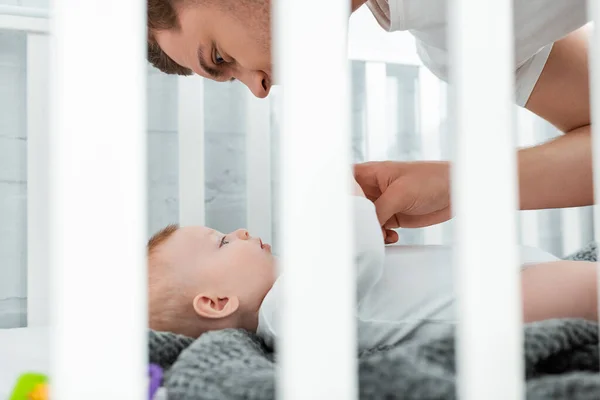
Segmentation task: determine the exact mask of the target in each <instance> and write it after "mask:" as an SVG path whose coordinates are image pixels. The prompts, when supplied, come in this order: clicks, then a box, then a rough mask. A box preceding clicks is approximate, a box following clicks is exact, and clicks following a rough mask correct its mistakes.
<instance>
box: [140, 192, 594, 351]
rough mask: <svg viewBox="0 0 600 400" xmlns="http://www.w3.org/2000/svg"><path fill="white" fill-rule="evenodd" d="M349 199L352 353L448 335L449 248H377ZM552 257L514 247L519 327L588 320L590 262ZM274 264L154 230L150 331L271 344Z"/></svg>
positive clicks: (240, 244) (249, 247) (371, 217)
mask: <svg viewBox="0 0 600 400" xmlns="http://www.w3.org/2000/svg"><path fill="white" fill-rule="evenodd" d="M352 201H353V210H354V218H355V224H356V229H355V254H356V258H355V265H356V274H357V275H356V276H357V306H356V307H357V308H356V310H357V311H356V315H357V324H358V346H359V349H361V350H362V349H366V348H373V347H375V346H379V345H386V344H394V343H398V342H400V341H402V340H405V339H408V338H410V337H414V336H418V337H424V336H428V335H436V334H439V333H441V332H442V331H443V330H445V329H448V328H449V327H450V326H451V325H452V324H453V323H454V322H455V320H456V316H455V314H454V313H455V308H454V289H453V277H452V268H451V263H450V262H449V260H450V259H451V254H450V251H451V249H449V248H447V247H434V248H427V250H424V249H423V248H422V247H414V248H405V247H402V246H390V247H387V248H385V247H384V244H383V236H382V233H381V228H380V226H379V224H378V221H377V217H376V213H375V207H374V205H373V203H371V202H370V201H369V200H367V199H366V198H365V197H364V195H363V194H362V190H360V188H359V187H358V185H357V187H356V188H355V195H354V196H352ZM553 260H556V258H555V257H553V256H551V255H549V254H547V253H544V252H541V251H538V252H537V253H536V252H535V250H532V249H525V248H521V264H523V265H524V266H523V267H522V269H521V271H522V272H521V277H522V297H523V313H524V320H525V322H530V321H535V320H543V319H549V318H563V317H573V318H586V319H594V320H595V319H597V314H596V312H597V311H596V310H597V304H596V269H595V264H594V263H587V262H568V261H553ZM547 261H549V262H547ZM532 262H533V263H537V264H531V263H532ZM275 263H276V259H275V257H274V256H273V255H272V254H271V247H270V246H269V245H268V244H266V243H263V242H262V241H261V239H260V238H257V237H252V236H250V234H249V233H248V232H247V231H245V230H237V231H235V232H232V233H229V234H223V233H220V232H217V231H215V230H212V229H209V228H206V227H200V226H198V227H184V228H178V227H177V226H169V227H167V228H165V229H163V230H162V231H160V232H159V233H157V234H156V235H155V236H154V237H152V239H150V241H149V243H148V268H149V314H150V315H149V318H150V327H151V328H152V329H155V330H161V331H170V332H175V333H180V334H183V335H187V336H190V337H198V336H200V335H201V334H202V333H203V332H206V331H209V330H217V329H225V328H242V329H246V330H249V331H252V332H256V333H257V334H258V335H259V336H261V337H262V338H263V339H264V340H265V342H266V343H267V344H268V345H270V346H271V347H274V345H275V338H276V337H277V334H278V332H279V329H278V327H277V326H278V324H277V315H278V313H279V312H280V311H279V304H280V302H279V301H278V300H279V299H280V296H281V293H280V291H281V285H280V284H279V283H280V281H279V280H278V279H277V273H276V265H275ZM482 323H485V321H482Z"/></svg>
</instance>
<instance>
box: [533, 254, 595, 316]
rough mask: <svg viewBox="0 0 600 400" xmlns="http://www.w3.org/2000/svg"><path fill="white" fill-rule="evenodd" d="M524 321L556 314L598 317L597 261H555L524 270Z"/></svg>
mask: <svg viewBox="0 0 600 400" xmlns="http://www.w3.org/2000/svg"><path fill="white" fill-rule="evenodd" d="M521 288H522V296H523V297H522V298H523V317H524V322H533V321H541V320H546V319H554V318H583V319H588V320H594V321H596V320H597V319H598V302H597V284H596V263H593V262H584V261H555V262H548V263H542V264H536V265H529V266H527V267H526V268H525V269H524V270H523V271H522V272H521Z"/></svg>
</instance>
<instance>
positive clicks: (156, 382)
mask: <svg viewBox="0 0 600 400" xmlns="http://www.w3.org/2000/svg"><path fill="white" fill-rule="evenodd" d="M148 375H149V378H150V389H149V391H148V394H149V396H150V397H149V399H150V400H152V399H154V395H155V394H156V392H157V391H158V389H159V388H160V384H161V383H162V378H163V371H162V369H161V368H160V367H159V366H158V365H156V364H150V367H149V368H148Z"/></svg>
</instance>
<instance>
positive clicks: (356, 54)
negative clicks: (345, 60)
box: [348, 7, 423, 65]
mask: <svg viewBox="0 0 600 400" xmlns="http://www.w3.org/2000/svg"><path fill="white" fill-rule="evenodd" d="M348 57H349V58H350V59H351V60H358V61H375V62H382V63H393V64H402V65H423V62H422V61H421V59H420V58H419V55H418V54H417V48H416V45H415V38H414V36H412V35H411V34H410V33H409V32H406V31H403V32H386V31H385V30H383V29H381V26H379V23H377V20H375V17H374V16H373V13H372V12H371V11H370V10H369V9H368V7H360V8H359V9H358V10H356V11H355V12H353V13H352V16H351V17H350V22H349V28H348Z"/></svg>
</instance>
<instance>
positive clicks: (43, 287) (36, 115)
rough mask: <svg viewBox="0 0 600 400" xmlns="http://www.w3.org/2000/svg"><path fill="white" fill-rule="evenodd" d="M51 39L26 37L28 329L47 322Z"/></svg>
mask: <svg viewBox="0 0 600 400" xmlns="http://www.w3.org/2000/svg"><path fill="white" fill-rule="evenodd" d="M49 61H50V38H49V37H48V36H46V35H38V34H28V35H27V326H44V325H48V323H49V319H50V318H49V314H50V308H49V300H50V260H49V257H50V254H49V249H48V240H49V232H48V229H49V227H48V218H49V217H48V211H49V210H48V208H49V207H48V202H49V196H50V193H49V179H50V173H49V168H50V154H49V152H50V150H49V148H48V146H49V142H50V139H49V135H50V122H49V118H50V116H49V115H48V107H49V106H50V104H49V100H50V98H49V96H50V88H49V85H50V82H49V78H50V72H49V71H48V63H49Z"/></svg>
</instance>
